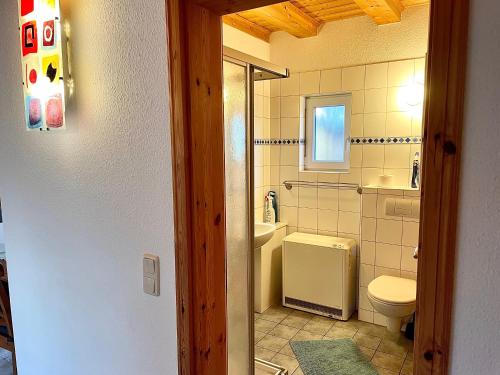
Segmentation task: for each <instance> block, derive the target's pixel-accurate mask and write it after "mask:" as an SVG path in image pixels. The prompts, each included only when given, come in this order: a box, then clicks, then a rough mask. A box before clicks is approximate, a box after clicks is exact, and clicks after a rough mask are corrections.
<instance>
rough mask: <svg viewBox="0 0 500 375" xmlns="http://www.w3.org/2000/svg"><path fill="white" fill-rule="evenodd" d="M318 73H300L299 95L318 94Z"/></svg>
mask: <svg viewBox="0 0 500 375" xmlns="http://www.w3.org/2000/svg"><path fill="white" fill-rule="evenodd" d="M319 81H320V71H319V70H318V71H314V72H306V73H300V95H309V94H319V91H320V90H319Z"/></svg>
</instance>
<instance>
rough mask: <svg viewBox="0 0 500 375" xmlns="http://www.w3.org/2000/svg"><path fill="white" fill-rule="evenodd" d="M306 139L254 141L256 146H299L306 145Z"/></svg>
mask: <svg viewBox="0 0 500 375" xmlns="http://www.w3.org/2000/svg"><path fill="white" fill-rule="evenodd" d="M304 143H305V142H304V139H297V138H284V139H280V138H271V139H256V140H255V141H254V144H255V145H273V146H274V145H285V146H287V145H298V144H304Z"/></svg>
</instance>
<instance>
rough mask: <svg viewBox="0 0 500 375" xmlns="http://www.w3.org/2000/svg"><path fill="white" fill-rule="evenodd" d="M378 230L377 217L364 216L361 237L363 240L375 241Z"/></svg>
mask: <svg viewBox="0 0 500 375" xmlns="http://www.w3.org/2000/svg"><path fill="white" fill-rule="evenodd" d="M376 231H377V219H373V218H365V217H364V218H363V220H362V222H361V239H362V240H363V241H373V242H374V241H375V239H376Z"/></svg>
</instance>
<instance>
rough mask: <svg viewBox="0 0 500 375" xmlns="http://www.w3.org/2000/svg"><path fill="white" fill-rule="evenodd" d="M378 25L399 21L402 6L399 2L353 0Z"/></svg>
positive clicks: (390, 0)
mask: <svg viewBox="0 0 500 375" xmlns="http://www.w3.org/2000/svg"><path fill="white" fill-rule="evenodd" d="M354 2H355V3H356V4H358V6H359V7H360V8H361V9H362V10H363V11H364V12H365V13H366V14H368V15H369V16H370V17H371V18H372V19H373V20H374V21H375V22H376V23H377V24H378V25H384V24H387V23H394V22H399V21H401V11H402V10H403V6H402V5H401V2H400V1H399V0H354Z"/></svg>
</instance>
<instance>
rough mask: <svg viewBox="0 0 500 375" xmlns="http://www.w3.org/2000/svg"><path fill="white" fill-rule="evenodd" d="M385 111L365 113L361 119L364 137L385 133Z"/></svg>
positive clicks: (383, 135)
mask: <svg viewBox="0 0 500 375" xmlns="http://www.w3.org/2000/svg"><path fill="white" fill-rule="evenodd" d="M386 121H387V114H386V113H369V114H365V116H364V121H363V136H364V137H385V135H386Z"/></svg>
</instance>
